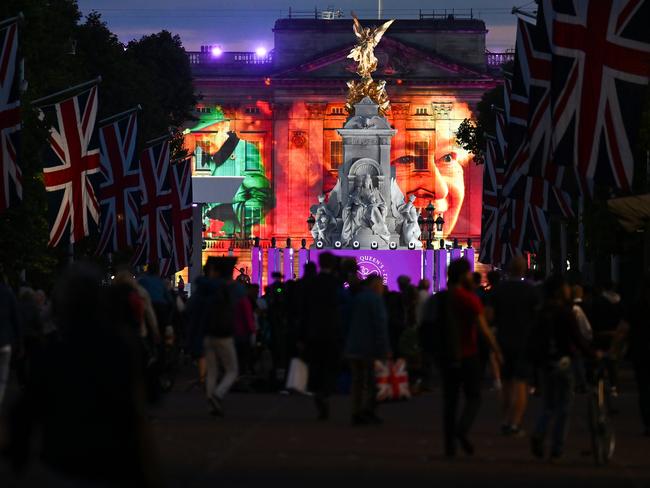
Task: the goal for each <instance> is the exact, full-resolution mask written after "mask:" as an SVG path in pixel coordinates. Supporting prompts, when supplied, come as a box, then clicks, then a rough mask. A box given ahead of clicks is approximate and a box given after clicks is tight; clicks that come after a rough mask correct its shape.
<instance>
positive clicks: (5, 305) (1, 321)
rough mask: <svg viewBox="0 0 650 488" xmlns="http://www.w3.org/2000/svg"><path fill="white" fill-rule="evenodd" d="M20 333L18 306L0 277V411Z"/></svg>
mask: <svg viewBox="0 0 650 488" xmlns="http://www.w3.org/2000/svg"><path fill="white" fill-rule="evenodd" d="M20 340H21V332H20V322H19V317H18V304H17V303H16V297H15V296H14V293H13V291H12V290H11V288H9V285H7V283H6V280H5V277H4V276H3V275H0V409H2V401H3V399H4V395H5V390H6V388H7V383H8V381H9V364H10V361H11V355H12V352H15V353H16V354H17V353H18V347H19V346H20Z"/></svg>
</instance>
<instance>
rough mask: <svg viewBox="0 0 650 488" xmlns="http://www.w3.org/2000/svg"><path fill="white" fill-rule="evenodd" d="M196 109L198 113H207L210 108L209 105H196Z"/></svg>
mask: <svg viewBox="0 0 650 488" xmlns="http://www.w3.org/2000/svg"><path fill="white" fill-rule="evenodd" d="M196 111H197V112H198V113H200V114H209V113H210V112H212V109H211V108H210V107H196Z"/></svg>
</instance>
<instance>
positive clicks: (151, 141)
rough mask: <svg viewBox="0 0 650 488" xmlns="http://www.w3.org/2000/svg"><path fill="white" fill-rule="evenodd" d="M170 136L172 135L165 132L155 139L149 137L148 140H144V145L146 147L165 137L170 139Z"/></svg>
mask: <svg viewBox="0 0 650 488" xmlns="http://www.w3.org/2000/svg"><path fill="white" fill-rule="evenodd" d="M171 136H172V135H171V134H167V135H164V136H160V137H156V138H155V139H151V140H150V141H146V142H145V143H144V145H145V146H146V147H149V146H153V145H154V144H156V143H157V142H160V141H164V140H165V139H170V138H171Z"/></svg>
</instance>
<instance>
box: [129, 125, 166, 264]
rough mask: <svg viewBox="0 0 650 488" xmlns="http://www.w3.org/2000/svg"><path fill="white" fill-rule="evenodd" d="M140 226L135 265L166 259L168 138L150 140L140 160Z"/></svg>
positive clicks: (158, 262)
mask: <svg viewBox="0 0 650 488" xmlns="http://www.w3.org/2000/svg"><path fill="white" fill-rule="evenodd" d="M140 192H141V195H142V203H141V205H140V217H141V227H140V235H139V236H138V247H137V249H136V252H135V256H134V263H135V264H147V263H157V264H160V262H161V260H162V259H165V258H169V256H170V251H171V242H170V228H171V226H170V219H171V215H170V214H171V208H172V197H171V190H170V188H169V138H168V137H165V138H164V139H160V140H156V141H152V142H151V145H150V146H149V147H147V148H146V149H145V150H144V151H143V152H142V156H141V157H140Z"/></svg>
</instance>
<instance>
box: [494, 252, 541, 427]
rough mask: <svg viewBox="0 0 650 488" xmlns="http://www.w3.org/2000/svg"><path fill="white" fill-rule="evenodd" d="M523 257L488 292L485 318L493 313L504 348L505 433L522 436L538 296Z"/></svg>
mask: <svg viewBox="0 0 650 488" xmlns="http://www.w3.org/2000/svg"><path fill="white" fill-rule="evenodd" d="M525 276H526V260H525V259H524V258H522V257H515V258H513V259H512V260H511V261H510V263H509V265H508V276H507V278H506V279H505V280H502V281H501V282H500V283H499V285H498V286H497V287H495V288H494V290H493V291H492V292H491V293H490V297H489V304H488V307H489V309H488V311H487V312H488V313H487V315H488V317H490V316H493V324H494V326H495V327H496V330H497V341H498V342H499V346H501V350H502V351H503V367H502V368H501V380H502V381H503V394H502V398H503V424H502V425H501V432H502V433H503V434H504V435H514V436H518V435H522V434H523V432H522V431H521V421H522V419H523V416H524V413H525V412H526V404H527V401H528V384H527V383H528V380H529V378H530V376H531V374H532V366H531V364H530V358H529V357H528V339H529V336H530V331H531V330H532V328H533V326H534V324H535V313H536V311H537V308H538V300H537V298H538V295H537V293H536V292H535V289H534V288H533V286H532V285H531V284H530V283H529V282H527V281H525V279H524V277H525Z"/></svg>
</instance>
